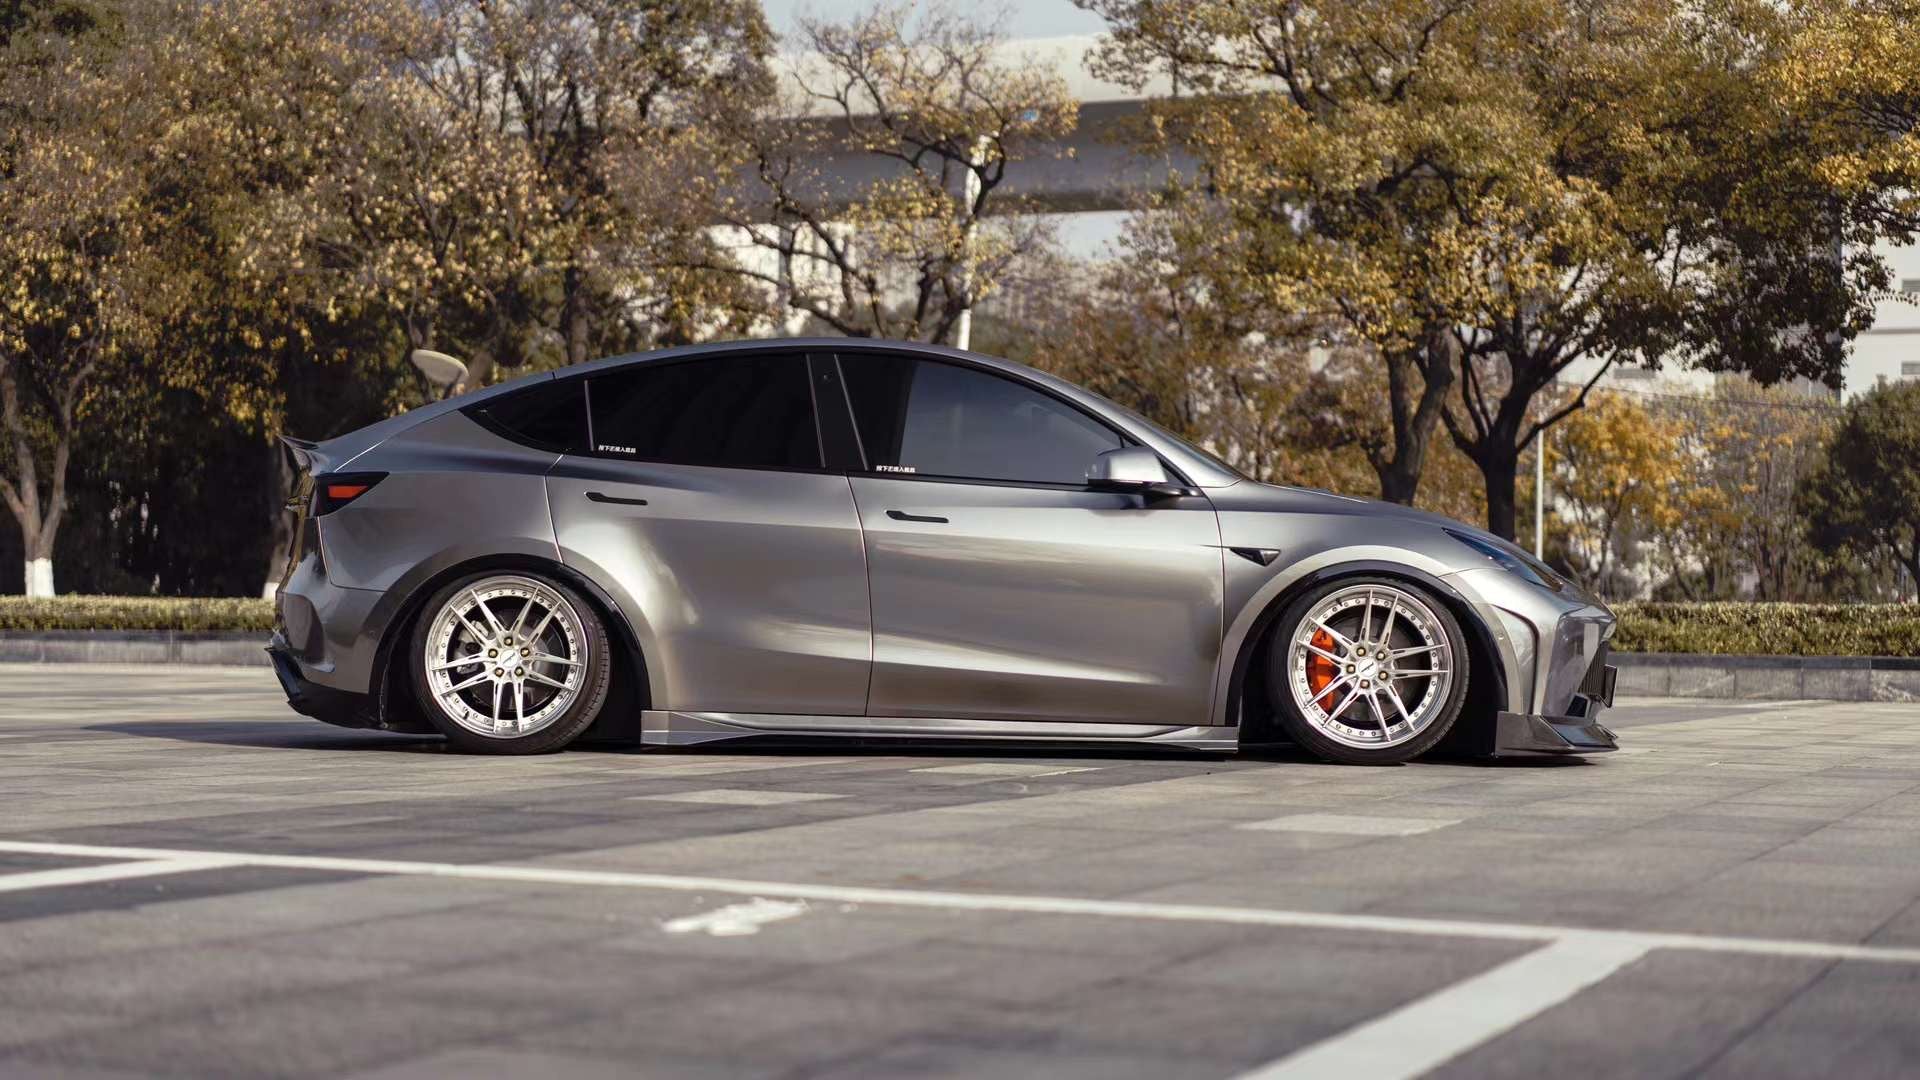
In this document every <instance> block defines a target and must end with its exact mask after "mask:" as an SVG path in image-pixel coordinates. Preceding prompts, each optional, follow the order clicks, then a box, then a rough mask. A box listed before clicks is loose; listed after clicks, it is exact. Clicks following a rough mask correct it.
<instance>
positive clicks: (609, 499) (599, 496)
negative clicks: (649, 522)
mask: <svg viewBox="0 0 1920 1080" xmlns="http://www.w3.org/2000/svg"><path fill="white" fill-rule="evenodd" d="M587 498H588V499H589V500H591V501H593V502H597V503H614V504H615V505H618V506H645V505H647V500H645V499H623V498H621V497H620V496H618V495H607V494H604V493H602V492H598V491H589V492H587Z"/></svg>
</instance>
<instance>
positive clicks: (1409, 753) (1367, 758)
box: [1263, 575, 1472, 765]
mask: <svg viewBox="0 0 1920 1080" xmlns="http://www.w3.org/2000/svg"><path fill="white" fill-rule="evenodd" d="M1369 585H1371V586H1378V587H1381V588H1383V589H1393V590H1397V591H1398V592H1400V593H1402V594H1404V595H1406V596H1409V597H1412V598H1413V599H1415V600H1417V601H1419V602H1420V603H1421V604H1423V605H1424V606H1425V608H1426V611H1427V613H1430V614H1431V615H1432V623H1433V626H1434V628H1435V629H1437V630H1438V631H1439V632H1440V633H1441V634H1443V635H1444V637H1445V639H1446V641H1447V643H1448V647H1449V649H1450V653H1449V656H1448V661H1449V663H1450V664H1451V665H1452V678H1451V679H1450V680H1448V684H1447V686H1446V689H1445V691H1444V693H1441V694H1438V695H1436V696H1437V700H1435V701H1434V702H1433V703H1432V708H1433V709H1434V710H1435V711H1434V712H1433V715H1432V718H1431V719H1430V720H1427V721H1426V726H1425V727H1424V728H1421V729H1420V730H1419V731H1418V732H1417V733H1416V734H1415V735H1414V736H1413V737H1411V738H1409V739H1407V740H1406V741H1404V742H1399V743H1394V744H1392V745H1383V746H1379V747H1360V746H1354V745H1351V744H1349V743H1346V742H1342V741H1340V740H1338V739H1335V738H1333V737H1332V736H1330V735H1329V734H1327V733H1326V732H1324V731H1322V730H1321V729H1320V727H1319V726H1318V725H1316V724H1315V723H1314V722H1313V721H1310V720H1309V719H1308V718H1307V716H1306V714H1305V712H1304V711H1303V709H1302V707H1301V705H1300V703H1299V702H1298V701H1296V700H1295V697H1294V689H1293V682H1292V678H1291V675H1292V673H1291V672H1290V670H1289V663H1290V659H1291V655H1292V648H1293V643H1294V641H1295V639H1296V637H1297V636H1298V635H1299V634H1300V632H1301V630H1302V628H1303V624H1304V622H1305V620H1306V619H1307V618H1308V616H1309V615H1310V614H1312V613H1313V612H1314V611H1315V609H1316V608H1318V607H1319V606H1320V605H1321V603H1322V601H1325V600H1327V599H1328V598H1329V597H1332V596H1333V595H1334V594H1336V593H1344V592H1347V591H1349V590H1352V589H1354V588H1355V587H1356V586H1369ZM1471 647H1472V645H1471V642H1469V640H1468V639H1467V635H1466V634H1465V633H1464V632H1463V631H1462V630H1461V627H1460V623H1459V621H1458V620H1457V619H1455V618H1454V616H1453V613H1452V612H1451V611H1449V610H1448V609H1447V606H1446V605H1445V604H1443V603H1441V602H1440V600H1439V599H1438V598H1436V597H1435V596H1434V595H1433V593H1432V592H1430V591H1429V590H1427V589H1423V588H1421V587H1420V586H1418V585H1414V584H1413V583H1411V582H1409V581H1406V580H1404V579H1401V578H1393V577H1385V576H1379V575H1362V576H1355V577H1347V578H1339V579H1336V580H1334V581H1329V582H1327V583H1325V584H1322V585H1318V586H1316V587H1314V588H1312V589H1310V590H1308V591H1307V592H1306V593H1305V594H1303V595H1302V596H1300V597H1298V598H1296V599H1295V600H1294V601H1293V602H1292V603H1290V604H1288V605H1287V607H1286V609H1285V610H1284V611H1282V612H1281V613H1280V618H1279V619H1278V621H1276V623H1275V624H1274V631H1273V633H1272V634H1271V635H1270V636H1269V638H1268V641H1267V647H1266V656H1265V657H1264V658H1263V662H1264V663H1265V664H1266V682H1267V696H1268V698H1269V700H1270V701H1271V703H1272V706H1273V714H1274V718H1275V720H1276V721H1277V723H1278V725H1279V727H1280V730H1281V732H1282V734H1284V735H1285V736H1286V737H1287V738H1288V739H1289V740H1291V741H1292V742H1294V743H1296V744H1298V745H1299V746H1301V747H1303V748H1304V749H1306V750H1307V751H1308V752H1309V753H1311V754H1313V755H1314V756H1316V757H1319V758H1323V759H1325V760H1327V761H1336V762H1340V763H1342V764H1347V765H1399V764H1402V763H1404V762H1407V761H1411V760H1412V759H1414V758H1417V757H1419V756H1420V755H1421V754H1424V753H1426V752H1427V751H1428V750H1431V749H1433V747H1434V746H1435V745H1437V744H1438V743H1439V742H1440V740H1442V739H1444V738H1446V736H1447V732H1448V731H1450V730H1451V729H1452V728H1453V725H1454V722H1455V721H1456V720H1458V719H1459V717H1460V710H1461V708H1462V706H1464V705H1465V704H1466V700H1467V676H1468V672H1469V668H1470V667H1471V666H1472V665H1471V664H1470V663H1469V654H1468V650H1469V649H1470V648H1471ZM1312 689H1315V690H1317V689H1318V688H1317V687H1314V688H1312ZM1308 692H1309V693H1311V692H1312V690H1309V691H1308ZM1335 711H1337V709H1336V710H1335Z"/></svg>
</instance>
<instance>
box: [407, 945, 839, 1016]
mask: <svg viewBox="0 0 1920 1080" xmlns="http://www.w3.org/2000/svg"><path fill="white" fill-rule="evenodd" d="M803 970H805V966H804V965H800V964H796V963H792V962H781V961H772V960H765V959H762V958H760V957H757V956H754V955H752V954H751V953H750V952H749V951H746V950H739V951H736V953H735V954H734V955H732V956H728V957H726V958H724V959H722V958H719V957H712V956H674V955H670V954H666V953H644V954H643V953H637V952H634V951H633V950H630V949H610V948H604V947H602V946H600V945H599V944H598V943H583V942H576V943H573V944H571V945H565V946H554V945H549V946H532V947H528V948H524V949H522V950H519V951H516V952H512V953H496V954H491V955H487V956H485V957H484V958H480V959H478V960H473V961H470V962H462V963H458V964H451V963H450V964H449V965H448V966H446V967H442V968H439V969H437V970H433V971H428V972H423V973H420V974H417V975H409V976H405V977H402V978H397V979H392V980H388V981H386V982H384V983H383V984H382V989H385V990H390V991H394V992H399V993H405V994H409V995H417V996H419V997H420V998H421V999H423V1000H430V1001H441V1002H448V1003H453V1004H458V1005H469V1006H474V1007H477V1008H493V1009H498V1010H502V1011H503V1012H506V1013H511V1012H512V1011H513V1010H514V1009H516V1008H518V1006H519V1005H520V1003H522V1002H527V1001H539V1002H543V1003H545V1004H547V1005H552V1006H561V1007H567V1008H572V1009H576V1010H577V1011H579V1012H580V1013H582V1014H587V1013H592V1012H595V1011H599V1010H605V1011H617V1009H618V1008H620V1007H621V1006H622V1005H623V1004H624V1003H631V1004H632V1007H633V1008H634V1009H635V1010H637V1011H654V1010H658V1009H661V1008H662V1007H663V1006H666V1007H671V1006H672V1005H674V1004H677V1003H679V1002H681V1001H684V1000H687V999H688V998H691V997H694V996H698V995H704V994H709V993H714V992H716V991H720V990H725V989H729V988H733V987H741V986H759V985H765V984H768V983H771V982H774V981H776V980H778V979H781V978H783V977H785V976H788V975H792V974H794V973H796V972H799V971H803Z"/></svg>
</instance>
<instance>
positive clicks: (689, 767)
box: [639, 755, 854, 776]
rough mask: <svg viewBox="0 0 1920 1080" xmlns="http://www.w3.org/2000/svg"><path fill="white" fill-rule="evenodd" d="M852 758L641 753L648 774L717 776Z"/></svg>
mask: <svg viewBox="0 0 1920 1080" xmlns="http://www.w3.org/2000/svg"><path fill="white" fill-rule="evenodd" d="M852 760H854V759H852V758H794V759H781V760H771V761H770V760H766V759H757V760H756V759H753V758H734V759H732V760H727V759H725V758H722V759H719V760H712V759H702V760H699V761H660V760H659V759H657V758H651V757H647V756H645V755H641V757H640V758H639V761H640V763H641V764H642V765H644V766H645V768H644V769H643V770H642V775H644V776H713V775H717V774H720V773H739V772H759V771H761V770H763V769H798V768H801V767H803V766H807V765H845V764H847V763H848V762H850V761H852Z"/></svg>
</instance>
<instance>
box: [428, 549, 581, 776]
mask: <svg viewBox="0 0 1920 1080" xmlns="http://www.w3.org/2000/svg"><path fill="white" fill-rule="evenodd" d="M512 579H518V580H523V581H529V582H534V583H537V584H538V585H539V586H540V587H542V588H544V589H546V590H548V591H550V592H551V593H552V594H554V595H555V596H556V597H558V598H559V599H560V600H561V601H563V602H564V603H565V605H566V608H567V609H568V613H569V614H570V615H571V617H572V618H573V619H574V620H575V621H576V622H577V626H578V632H579V638H580V642H579V645H578V652H579V654H580V655H579V661H578V662H579V664H580V666H581V667H582V668H583V670H582V671H581V672H580V681H579V686H578V688H577V690H576V691H575V694H574V697H573V699H572V701H571V702H570V703H568V704H566V705H565V706H564V707H562V708H561V709H560V710H559V712H558V714H557V715H555V716H554V717H552V718H551V719H550V720H548V721H547V722H545V723H544V724H543V725H542V726H541V727H539V728H538V729H537V730H532V731H528V732H526V733H524V734H511V735H509V734H495V735H488V734H482V733H480V732H478V731H475V730H473V729H471V728H469V727H467V726H465V725H463V724H462V723H461V722H460V721H459V720H457V719H456V718H455V717H454V716H453V715H452V714H451V713H450V712H449V711H448V707H446V706H443V704H442V702H441V701H440V700H439V699H437V698H436V697H435V696H434V694H433V692H432V690H431V689H430V688H429V687H430V685H431V684H430V681H429V676H428V671H427V663H428V661H427V657H428V645H429V637H430V636H431V634H432V630H433V627H434V624H435V621H436V619H437V618H438V616H439V614H440V613H441V612H442V611H444V610H445V609H446V607H447V605H448V604H449V603H450V602H451V601H453V600H454V599H455V598H456V597H459V596H460V595H461V594H462V593H464V592H467V591H469V590H473V589H474V588H475V586H477V585H481V584H482V583H485V582H489V581H504V580H512ZM456 655H458V654H456ZM407 664H408V671H409V673H410V674H411V675H412V682H413V689H414V696H415V697H416V699H418V701H419V703H420V709H421V711H422V712H423V713H425V714H426V717H427V720H428V722H429V723H431V724H432V725H433V727H434V730H436V731H438V732H440V733H441V734H442V735H445V736H446V737H447V741H448V743H450V744H451V745H452V746H453V747H454V748H455V749H456V750H460V751H462V752H465V753H471V754H545V753H551V752H553V751H556V750H559V749H562V748H563V747H565V746H566V745H567V744H568V743H571V742H572V741H573V740H575V739H577V738H579V737H580V735H581V734H582V733H583V732H585V731H586V730H587V729H588V728H589V727H592V726H593V722H594V721H595V720H596V719H598V718H599V716H600V710H601V708H602V706H604V705H605V704H606V701H607V694H608V691H609V689H610V687H611V686H612V681H613V662H612V656H611V648H610V643H609V640H608V636H607V629H606V625H605V623H603V622H602V621H601V619H600V614H599V612H598V611H597V610H595V608H594V606H593V605H592V604H591V603H588V602H587V600H586V599H585V598H584V597H582V596H581V595H580V594H579V593H578V592H577V591H575V590H574V589H572V588H570V587H569V586H567V585H565V584H563V583H561V582H559V581H555V580H554V579H553V578H551V577H548V576H547V575H545V574H540V573H534V572H530V571H520V570H493V571H487V572H485V573H479V574H470V575H468V576H466V577H463V578H460V579H459V580H457V581H453V582H450V583H449V584H447V585H446V586H445V587H443V588H441V589H440V590H438V591H437V592H435V593H434V594H433V596H432V597H431V598H429V599H428V601H427V603H426V605H425V606H424V607H422V608H421V609H420V616H419V618H418V619H416V620H415V621H414V628H413V634H412V635H411V640H410V641H409V642H408V660H407ZM482 666H484V665H482ZM528 666H529V667H531V666H532V665H528Z"/></svg>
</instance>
